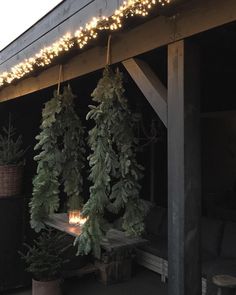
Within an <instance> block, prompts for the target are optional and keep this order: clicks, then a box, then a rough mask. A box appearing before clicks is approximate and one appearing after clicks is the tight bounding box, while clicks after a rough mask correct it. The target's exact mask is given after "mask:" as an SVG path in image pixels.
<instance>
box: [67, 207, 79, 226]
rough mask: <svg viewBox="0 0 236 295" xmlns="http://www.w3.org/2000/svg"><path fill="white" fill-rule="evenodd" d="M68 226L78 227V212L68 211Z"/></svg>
mask: <svg viewBox="0 0 236 295" xmlns="http://www.w3.org/2000/svg"><path fill="white" fill-rule="evenodd" d="M68 217H69V224H70V225H79V224H80V210H69V211H68Z"/></svg>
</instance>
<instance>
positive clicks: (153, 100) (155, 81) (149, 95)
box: [123, 58, 167, 126]
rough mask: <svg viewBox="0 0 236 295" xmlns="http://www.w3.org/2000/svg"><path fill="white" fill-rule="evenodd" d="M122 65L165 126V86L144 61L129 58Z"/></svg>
mask: <svg viewBox="0 0 236 295" xmlns="http://www.w3.org/2000/svg"><path fill="white" fill-rule="evenodd" d="M123 65H124V66H125V68H126V70H127V71H128V73H129V74H130V76H131V77H132V79H133V80H134V82H135V83H136V84H137V85H138V87H139V89H140V90H141V91H142V93H143V95H144V96H145V97H146V99H147V100H148V102H149V103H150V105H151V106H152V107H153V109H154V110H155V112H156V113H157V115H158V116H159V118H160V119H161V120H162V122H163V123H164V125H165V126H167V89H166V87H165V86H164V85H163V84H162V82H161V81H160V80H159V78H158V77H157V75H156V74H155V73H154V72H153V71H152V69H151V68H150V66H149V65H148V64H147V63H145V62H144V61H141V60H139V59H134V58H131V59H128V60H126V61H124V62H123Z"/></svg>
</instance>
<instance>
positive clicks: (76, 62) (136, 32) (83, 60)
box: [0, 0, 236, 101]
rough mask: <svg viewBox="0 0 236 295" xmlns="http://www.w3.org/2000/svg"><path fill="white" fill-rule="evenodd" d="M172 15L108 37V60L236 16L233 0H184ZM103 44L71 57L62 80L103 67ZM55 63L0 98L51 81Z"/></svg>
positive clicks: (55, 72)
mask: <svg viewBox="0 0 236 295" xmlns="http://www.w3.org/2000/svg"><path fill="white" fill-rule="evenodd" d="M178 12H179V13H178V15H177V16H175V17H172V18H166V17H158V18H155V19H153V20H151V21H149V22H147V23H145V24H143V25H140V26H138V27H136V28H135V29H132V30H130V31H126V32H122V33H121V34H117V36H116V37H114V38H113V41H112V62H113V63H117V62H120V61H123V60H125V59H129V58H131V57H134V56H136V55H139V54H142V53H144V52H147V51H149V50H152V49H155V48H158V47H161V46H164V45H167V44H170V43H171V42H174V41H177V40H180V39H182V38H186V37H189V36H192V35H194V34H197V33H200V32H203V31H206V30H209V29H211V28H215V27H217V26H221V25H223V24H226V23H229V22H232V21H235V20H236V1H235V0H224V1H221V0H218V1H215V0H198V1H190V2H189V1H187V3H186V5H183V7H181V9H179V11H178ZM105 59H106V48H98V47H97V48H93V49H90V50H87V51H86V52H83V53H81V54H79V55H78V56H76V57H74V58H72V59H71V60H70V61H69V62H68V63H67V64H66V66H65V67H64V77H63V81H67V80H70V79H73V78H75V77H79V76H81V75H84V74H88V73H90V72H92V71H96V70H98V69H101V68H103V67H104V64H105ZM57 80H58V66H54V67H52V68H49V69H47V70H45V71H44V72H43V73H41V74H40V75H39V76H38V77H36V78H28V79H25V80H22V81H19V82H18V83H17V85H15V86H13V85H11V86H8V87H6V88H3V89H2V90H1V91H0V101H5V100H9V99H12V98H16V97H19V96H22V95H25V94H28V93H31V92H34V91H38V90H40V89H43V88H46V87H49V86H52V85H55V84H56V83H57Z"/></svg>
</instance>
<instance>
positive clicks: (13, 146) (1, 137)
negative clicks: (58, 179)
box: [0, 117, 26, 198]
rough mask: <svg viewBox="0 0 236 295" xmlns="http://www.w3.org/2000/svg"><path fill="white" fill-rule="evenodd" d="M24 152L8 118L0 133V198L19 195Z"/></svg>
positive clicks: (20, 138) (20, 140)
mask: <svg viewBox="0 0 236 295" xmlns="http://www.w3.org/2000/svg"><path fill="white" fill-rule="evenodd" d="M25 151H26V150H24V149H22V136H21V135H18V136H17V134H16V130H15V128H14V127H13V126H12V124H11V117H9V122H8V127H7V128H6V127H3V128H2V133H0V198H1V197H10V196H16V195H19V194H20V192H21V184H22V176H23V165H24V160H23V156H24V154H25Z"/></svg>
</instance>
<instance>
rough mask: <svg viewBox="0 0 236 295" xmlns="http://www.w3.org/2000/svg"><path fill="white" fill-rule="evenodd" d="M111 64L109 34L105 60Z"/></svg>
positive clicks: (107, 63)
mask: <svg viewBox="0 0 236 295" xmlns="http://www.w3.org/2000/svg"><path fill="white" fill-rule="evenodd" d="M110 64H111V35H109V37H108V42H107V61H106V65H107V66H109V65H110Z"/></svg>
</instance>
